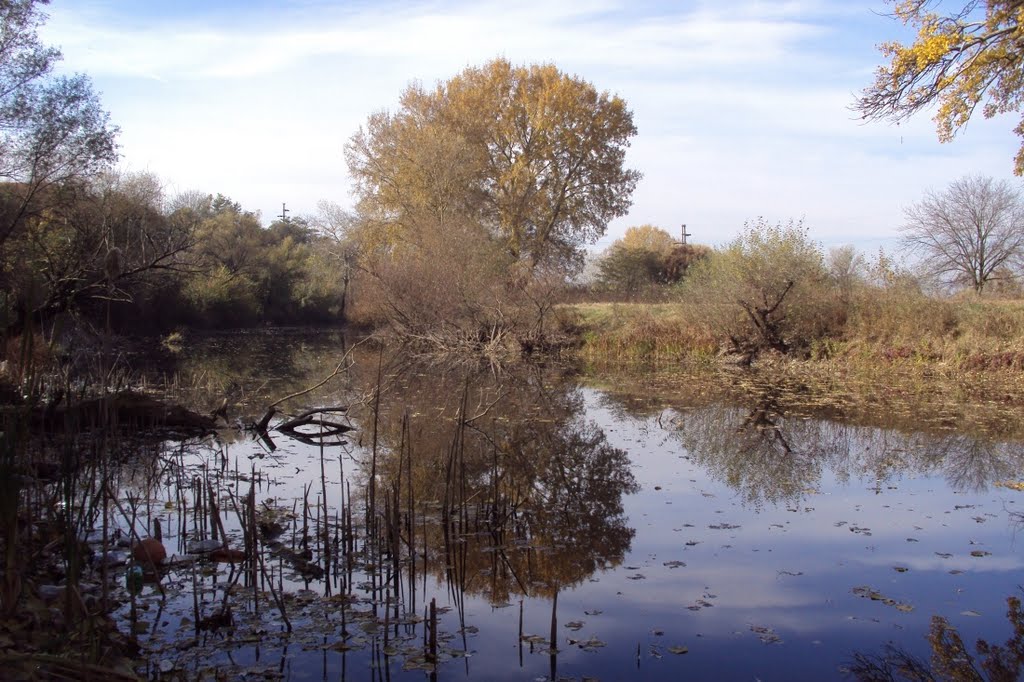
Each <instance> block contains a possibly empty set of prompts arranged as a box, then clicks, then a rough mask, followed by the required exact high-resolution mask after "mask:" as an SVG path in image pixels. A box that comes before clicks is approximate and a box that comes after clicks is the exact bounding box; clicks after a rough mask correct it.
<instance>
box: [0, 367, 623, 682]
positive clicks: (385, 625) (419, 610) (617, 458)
mask: <svg viewBox="0 0 1024 682" xmlns="http://www.w3.org/2000/svg"><path fill="white" fill-rule="evenodd" d="M379 386H380V383H379V376H378V385H377V387H375V388H374V389H373V390H372V392H371V395H370V397H369V398H368V399H367V400H365V401H364V403H365V405H364V407H366V409H367V412H368V414H369V417H368V419H367V420H366V422H367V423H366V424H365V425H364V426H362V427H360V428H358V429H357V428H356V426H354V425H353V424H352V422H351V421H349V419H348V417H347V409H346V408H345V407H335V408H327V409H318V410H313V411H311V412H309V413H306V414H305V415H302V416H301V417H300V418H299V420H294V419H293V420H286V422H283V423H279V424H278V425H277V426H276V428H274V427H272V428H271V429H270V431H269V432H268V431H263V432H260V433H255V432H249V433H246V434H242V433H241V432H234V433H236V435H235V436H234V437H243V438H249V437H250V436H251V437H252V438H255V439H257V442H258V443H260V446H261V447H262V448H263V451H262V452H258V454H256V455H252V456H250V457H249V460H251V461H249V460H244V461H243V462H239V461H238V459H237V457H235V458H234V459H233V458H232V457H230V456H229V454H228V449H227V445H225V444H224V443H223V442H221V440H220V439H219V438H214V437H211V436H210V435H207V434H202V435H199V434H198V433H197V432H196V428H195V427H196V424H194V423H190V422H189V421H188V420H185V421H184V422H182V421H181V420H180V419H179V420H173V419H172V420H171V421H173V422H174V423H171V424H168V423H167V421H166V420H165V419H162V418H161V417H166V416H167V413H166V412H164V413H161V414H160V415H154V414H150V415H148V418H147V419H144V420H139V419H135V420H133V421H130V422H127V423H126V417H125V415H126V414H128V413H127V412H126V411H125V410H124V409H123V407H124V406H123V405H122V404H121V403H120V402H118V401H117V400H115V399H114V397H113V395H112V394H108V395H105V396H102V397H101V399H99V400H98V401H94V402H93V403H90V405H93V407H95V409H90V410H80V409H72V408H64V409H60V410H59V411H58V410H49V411H48V412H46V411H44V412H46V413H45V414H44V415H42V416H40V415H39V414H38V413H30V412H28V411H27V410H26V411H22V412H21V413H17V412H8V413H5V415H4V419H5V422H4V424H3V450H2V460H0V482H2V485H3V490H2V491H0V500H2V502H0V504H2V510H0V513H2V522H3V527H4V535H3V552H4V553H3V556H4V564H3V582H2V588H3V593H2V596H3V602H2V605H3V609H4V617H5V624H4V625H3V626H2V629H0V664H3V665H4V666H6V670H7V673H6V674H10V675H11V676H12V678H13V679H51V678H53V679H96V680H99V679H104V680H112V679H114V680H117V679H137V676H143V677H150V678H161V679H207V678H211V679H214V678H215V679H234V678H235V677H236V676H238V675H243V674H244V675H257V676H260V677H263V676H266V677H270V678H277V677H281V676H286V665H287V664H288V651H289V647H293V648H294V647H296V646H298V647H299V648H300V649H302V650H305V651H309V650H311V649H322V650H324V651H325V652H326V651H333V652H339V653H340V654H341V664H340V665H341V676H342V678H343V679H344V677H345V675H346V670H348V665H349V663H348V658H349V657H351V656H359V658H360V665H359V666H358V669H357V670H356V672H354V673H351V674H353V675H354V679H365V678H366V667H365V666H366V661H368V662H369V667H370V669H371V670H372V671H373V672H372V677H373V678H374V679H376V678H377V677H379V678H380V679H385V678H389V677H390V675H391V672H392V668H393V667H395V665H394V664H397V666H398V667H397V668H396V669H404V670H407V671H408V670H420V671H425V672H426V673H427V674H429V675H430V677H431V678H432V679H433V678H434V677H435V675H436V672H437V670H438V669H439V668H441V667H443V666H445V665H453V664H454V661H455V660H456V659H460V658H465V657H468V656H470V655H471V653H470V652H471V647H470V645H469V642H468V638H469V637H471V636H473V635H474V634H475V633H476V632H477V630H476V628H475V627H474V626H473V624H471V623H467V622H466V618H465V610H464V604H465V595H466V592H467V589H470V590H472V591H473V592H474V593H483V594H486V595H487V597H488V599H489V600H490V601H491V603H492V604H497V605H498V607H499V608H508V609H509V611H510V612H514V611H516V608H515V607H516V604H512V603H511V602H510V601H509V600H510V599H511V598H512V595H514V594H518V595H522V596H524V597H531V596H532V597H541V598H544V600H545V602H546V601H547V600H550V630H549V631H548V632H545V633H544V634H543V635H538V634H534V633H530V632H526V631H524V630H523V627H524V625H523V624H524V601H523V600H522V599H520V600H519V602H518V623H519V637H518V641H519V647H520V659H522V656H523V654H524V649H525V651H526V652H531V653H545V654H548V655H550V657H551V660H550V665H551V674H552V677H553V678H554V676H555V670H556V665H557V655H558V646H559V645H558V636H557V633H558V616H557V608H558V593H559V590H560V589H562V588H563V587H572V586H573V585H575V584H578V583H579V582H580V581H582V580H583V579H585V578H586V577H587V576H589V575H590V574H591V573H593V572H594V571H595V570H596V569H598V568H604V567H606V566H607V567H611V566H614V565H617V564H618V563H620V562H621V561H622V556H623V554H624V553H625V552H626V551H627V550H628V547H629V540H630V537H631V534H632V531H630V530H629V529H628V528H627V527H626V526H625V522H624V519H623V516H622V504H621V498H622V496H623V495H624V494H627V493H630V492H635V490H636V485H635V482H634V481H633V478H632V474H630V473H629V470H628V459H627V457H626V455H625V453H624V452H623V451H621V450H617V449H615V448H612V447H611V446H609V445H608V444H607V443H606V442H605V439H604V435H603V433H601V432H600V430H596V429H595V428H594V427H593V426H592V425H589V426H588V425H586V424H583V423H579V424H576V425H575V426H572V425H571V424H570V426H569V427H568V428H566V426H565V424H559V425H558V426H557V427H556V426H555V421H556V420H554V419H548V420H544V421H543V422H538V423H532V422H531V421H530V420H526V419H524V420H523V422H522V423H518V424H514V425H506V426H504V427H501V428H499V429H494V428H491V429H485V428H482V427H481V422H482V420H483V418H484V417H485V416H487V414H488V411H489V406H490V405H493V404H494V402H497V401H498V400H499V399H500V398H501V396H500V395H496V396H484V395H483V394H482V393H481V394H479V395H476V396H475V398H476V401H477V402H476V408H477V409H476V410H475V412H474V411H473V410H471V407H470V390H469V387H468V386H465V387H463V394H462V398H461V403H459V407H458V409H457V412H456V414H455V415H454V417H453V418H452V417H449V418H447V419H442V420H438V421H437V422H435V423H431V424H429V425H428V427H427V429H426V430H427V431H429V432H430V433H428V434H427V435H426V436H425V435H424V431H423V429H422V428H421V429H420V430H419V432H418V433H419V440H418V441H417V442H416V443H414V437H413V433H412V426H411V419H410V415H409V413H408V411H406V412H405V413H403V414H400V415H391V416H392V417H394V419H393V420H392V422H391V423H390V427H391V428H390V430H389V434H388V435H387V437H386V435H385V433H384V425H383V424H382V423H381V416H382V415H381V411H382V409H381V405H380V393H381V390H380V388H379ZM488 400H490V401H491V402H489V403H488V402H487V401H488ZM80 402H81V404H82V405H84V404H86V402H87V401H84V400H82V401H80ZM69 404H74V403H73V402H71V403H69ZM546 409H551V410H553V411H557V407H556V406H554V405H548V406H546ZM44 417H45V418H46V419H47V420H48V422H47V424H48V428H47V432H46V435H45V436H41V437H40V436H37V435H33V434H32V433H31V432H32V431H33V430H34V429H33V427H34V426H36V425H37V421H38V419H42V418H44ZM492 423H498V422H492ZM199 425H200V426H201V425H202V422H199ZM514 429H525V430H527V431H531V433H530V434H529V435H530V438H532V440H533V442H534V446H535V447H536V449H537V451H536V452H533V453H526V452H523V453H511V452H509V451H508V445H507V442H508V439H509V432H510V430H514ZM202 430H205V429H202ZM468 433H472V434H473V438H475V439H476V445H478V446H479V445H480V444H483V445H485V446H486V447H468V445H467V434H468ZM224 435H225V432H224V431H222V432H221V438H222V437H224ZM520 435H521V434H520ZM231 437H232V436H231V435H230V433H229V434H228V438H229V440H230V438H231ZM353 437H354V438H356V439H358V441H359V443H360V444H362V445H363V447H362V448H359V447H358V445H354V444H352V443H351V442H350V441H351V440H352V438H353ZM395 438H397V441H396V440H395ZM275 440H276V441H278V442H280V441H282V440H284V441H286V442H287V441H295V442H299V443H302V444H303V445H304V446H305V447H306V450H307V451H309V452H315V453H316V455H315V457H314V459H313V461H312V464H313V466H314V467H316V466H318V467H319V471H313V472H309V471H305V472H304V474H305V475H306V476H307V481H308V482H303V483H302V484H301V486H300V488H294V485H292V486H289V485H288V484H284V485H282V483H281V481H280V480H275V478H276V477H280V475H281V474H280V472H277V473H275V472H274V470H273V469H268V468H266V467H265V466H263V464H264V463H265V462H264V461H263V460H264V458H269V459H270V461H275V450H277V448H278V443H275ZM386 440H387V441H388V442H389V447H386V446H385V441H386ZM527 440H529V438H528V439H527ZM353 447H354V448H356V449H358V450H361V452H362V454H364V455H365V459H363V460H360V459H358V458H356V457H354V456H353V454H352V448H353ZM553 449H555V450H558V451H559V452H560V453H561V454H560V455H559V456H557V457H536V455H537V454H538V453H539V452H540V451H544V452H551V451H552V450H553ZM428 450H429V452H428ZM541 460H546V462H545V463H541ZM246 464H248V465H249V466H245V465H246ZM292 464H293V462H289V463H288V467H291V465H292ZM299 468H300V467H296V472H297V473H298V472H299ZM567 471H573V472H574V473H573V476H572V480H568V479H567V478H566V472H567ZM311 473H312V475H310V474H311ZM282 488H283V489H285V490H288V489H291V490H292V493H293V494H292V495H291V496H290V497H289V496H288V495H287V494H279V493H280V492H281V489H282ZM538 490H540V491H541V492H538ZM274 491H277V492H274ZM555 498H559V499H560V500H561V501H562V503H560V504H557V505H556V504H552V502H553V500H554V499H555ZM584 528H585V530H586V533H583V532H582V530H583V529H584ZM595 532H596V533H598V534H599V537H600V540H599V542H600V548H599V550H592V549H591V548H589V547H587V548H582V545H586V544H587V542H588V540H587V539H585V538H583V537H577V536H582V535H584V534H590V535H591V536H592V537H596V536H594V533H595ZM441 582H443V583H444V585H445V589H446V590H447V595H446V597H447V598H446V599H445V601H446V602H447V603H448V604H450V605H452V607H445V606H439V605H438V602H437V599H436V598H434V597H432V596H430V595H431V589H433V588H434V587H435V585H436V584H439V583H441ZM119 626H120V629H118V628H119ZM570 629H571V628H570ZM121 632H124V633H126V634H121ZM568 641H569V642H571V644H572V645H574V646H579V647H580V648H583V649H587V648H596V647H601V646H604V643H603V642H601V641H600V640H598V639H596V638H590V639H587V640H572V639H570V640H568ZM275 649H276V650H279V651H280V654H279V656H274V657H268V652H271V651H274V650H275ZM268 658H275V659H276V660H275V661H274V662H273V663H266V662H265V661H267V660H268ZM140 660H141V661H144V664H143V665H142V666H141V667H140V666H139V663H138V661H140ZM261 661H262V662H261ZM466 671H467V673H468V664H467V668H466Z"/></svg>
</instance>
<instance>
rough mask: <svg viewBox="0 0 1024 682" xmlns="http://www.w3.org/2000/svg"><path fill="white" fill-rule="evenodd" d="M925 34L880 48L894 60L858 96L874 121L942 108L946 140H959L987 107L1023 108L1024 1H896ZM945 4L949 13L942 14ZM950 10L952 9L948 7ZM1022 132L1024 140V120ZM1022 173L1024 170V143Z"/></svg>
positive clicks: (939, 117) (897, 10)
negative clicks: (940, 9)
mask: <svg viewBox="0 0 1024 682" xmlns="http://www.w3.org/2000/svg"><path fill="white" fill-rule="evenodd" d="M888 2H890V3H891V4H892V5H893V16H894V17H895V18H896V19H898V20H899V21H901V22H902V23H903V24H904V25H906V26H909V27H911V28H912V29H913V30H915V31H916V33H917V35H916V36H915V37H914V40H913V42H911V43H910V44H903V43H899V42H887V43H883V44H882V45H881V46H880V49H881V51H882V54H883V55H884V57H885V58H886V59H887V60H888V63H887V64H884V65H882V66H881V67H879V69H878V71H877V72H876V75H875V82H874V84H873V85H871V86H870V87H868V88H867V89H866V90H865V91H864V92H863V93H862V94H861V96H860V98H859V99H858V100H857V103H856V108H857V109H858V110H859V111H860V112H861V114H862V115H863V116H864V118H867V119H886V120H891V121H896V122H899V121H903V120H906V119H907V118H909V117H910V116H912V115H914V114H916V113H917V112H919V111H921V110H923V109H930V108H932V107H934V108H935V122H936V125H937V127H938V134H939V139H940V140H942V141H943V142H946V141H949V140H951V139H952V138H953V137H954V135H956V133H957V132H958V131H959V130H960V129H961V128H962V127H963V126H964V125H966V123H967V122H968V121H969V120H970V119H971V117H972V116H973V115H974V112H975V110H976V109H977V108H978V106H979V105H980V106H981V107H982V114H983V115H984V116H985V117H986V118H991V117H992V116H995V115H996V114H1001V113H1008V112H1019V111H1020V109H1021V103H1022V101H1024V28H1022V25H1021V20H1022V18H1024V2H1021V0H970V1H968V2H959V3H940V2H936V1H935V0H888ZM940 6H941V8H942V10H943V12H942V13H940V12H938V11H935V10H936V9H937V8H939V7H940ZM947 10H948V11H947ZM1015 132H1016V133H1017V134H1018V135H1020V136H1022V137H1024V120H1022V121H1021V123H1019V124H1018V125H1017V127H1016V129H1015ZM1014 172H1015V173H1016V174H1017V175H1022V174H1024V145H1022V146H1021V148H1020V150H1019V151H1018V153H1017V157H1016V162H1015V166H1014Z"/></svg>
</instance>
